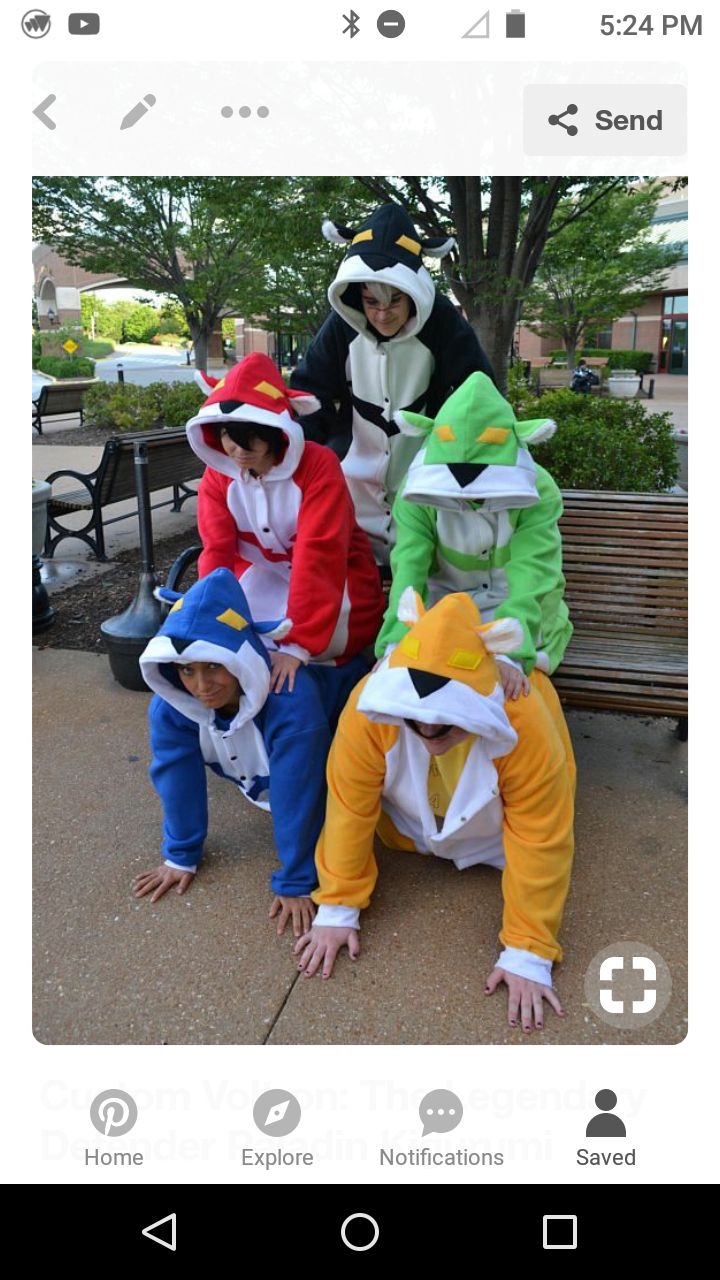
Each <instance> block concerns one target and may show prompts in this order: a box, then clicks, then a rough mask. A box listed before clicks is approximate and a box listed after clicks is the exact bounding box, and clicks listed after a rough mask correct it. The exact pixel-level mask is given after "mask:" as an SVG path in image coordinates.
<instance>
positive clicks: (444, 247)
mask: <svg viewBox="0 0 720 1280" xmlns="http://www.w3.org/2000/svg"><path fill="white" fill-rule="evenodd" d="M456 245H457V240H456V239H455V237H454V236H450V238H449V239H448V240H445V241H444V242H443V244H439V245H437V246H436V247H435V248H433V249H428V248H427V247H426V246H425V245H423V253H424V254H425V256H426V257H427V258H444V257H445V255H446V253H449V252H450V250H451V249H454V248H455V246H456Z"/></svg>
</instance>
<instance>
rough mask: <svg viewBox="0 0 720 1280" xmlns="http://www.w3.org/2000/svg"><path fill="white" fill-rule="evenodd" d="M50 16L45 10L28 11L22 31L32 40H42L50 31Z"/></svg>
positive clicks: (22, 24) (24, 15)
mask: <svg viewBox="0 0 720 1280" xmlns="http://www.w3.org/2000/svg"><path fill="white" fill-rule="evenodd" d="M50 24H51V18H50V14H49V13H46V12H45V10H44V9H28V11H27V13H24V14H23V17H22V23H21V26H22V29H23V31H24V32H25V35H26V36H29V37H30V39H31V40H42V38H43V36H46V35H47V33H48V31H49V30H50Z"/></svg>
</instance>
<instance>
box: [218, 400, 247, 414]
mask: <svg viewBox="0 0 720 1280" xmlns="http://www.w3.org/2000/svg"><path fill="white" fill-rule="evenodd" d="M244 403H245V401H244V400H216V401H215V404H216V405H217V407H218V409H219V410H220V412H221V413H226V414H228V415H229V414H231V413H234V412H235V410H236V409H242V407H243V405H244Z"/></svg>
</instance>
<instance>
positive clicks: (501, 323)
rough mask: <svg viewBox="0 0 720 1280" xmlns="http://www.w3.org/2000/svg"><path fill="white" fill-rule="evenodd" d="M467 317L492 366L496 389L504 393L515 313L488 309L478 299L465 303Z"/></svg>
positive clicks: (513, 332)
mask: <svg viewBox="0 0 720 1280" xmlns="http://www.w3.org/2000/svg"><path fill="white" fill-rule="evenodd" d="M467 317H468V320H469V321H470V324H471V325H472V327H473V329H474V330H475V333H476V334H477V337H478V342H479V343H480V346H481V347H482V348H483V350H484V352H485V354H486V356H487V357H488V360H489V361H490V364H491V365H492V367H493V372H494V374H495V381H496V383H497V386H498V390H499V391H501V392H502V394H503V395H504V394H505V391H506V389H507V375H508V365H509V363H510V352H511V349H512V344H513V338H514V336H515V315H514V314H512V315H508V314H503V313H502V312H500V313H498V312H497V311H496V310H495V309H493V310H489V309H488V308H487V307H485V306H483V305H482V304H481V302H480V301H478V302H476V303H474V304H472V303H468V304H467Z"/></svg>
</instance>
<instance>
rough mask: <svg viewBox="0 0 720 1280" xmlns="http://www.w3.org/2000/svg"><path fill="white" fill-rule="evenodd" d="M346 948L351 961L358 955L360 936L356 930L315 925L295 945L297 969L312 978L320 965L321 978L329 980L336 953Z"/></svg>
mask: <svg viewBox="0 0 720 1280" xmlns="http://www.w3.org/2000/svg"><path fill="white" fill-rule="evenodd" d="M343 947H347V949H348V952H349V953H350V959H351V960H357V958H358V956H359V955H360V934H359V933H358V930H357V929H348V928H341V929H339V928H338V927H337V926H336V925H330V924H325V925H321V926H320V928H318V927H317V925H316V926H315V927H314V928H312V929H310V930H309V932H308V933H306V934H304V935H303V937H302V938H301V939H300V941H299V942H296V943H295V947H294V950H295V955H296V956H297V955H299V956H300V959H299V960H298V969H299V970H300V972H301V973H304V974H305V977H306V978H312V976H313V974H315V973H317V971H318V969H319V968H320V966H321V965H322V976H323V978H329V977H330V974H331V973H332V971H333V966H334V964H335V961H336V959H337V955H338V952H339V951H341V950H342V948H343Z"/></svg>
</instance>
